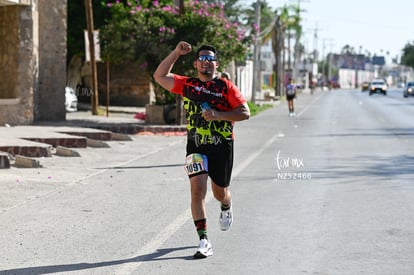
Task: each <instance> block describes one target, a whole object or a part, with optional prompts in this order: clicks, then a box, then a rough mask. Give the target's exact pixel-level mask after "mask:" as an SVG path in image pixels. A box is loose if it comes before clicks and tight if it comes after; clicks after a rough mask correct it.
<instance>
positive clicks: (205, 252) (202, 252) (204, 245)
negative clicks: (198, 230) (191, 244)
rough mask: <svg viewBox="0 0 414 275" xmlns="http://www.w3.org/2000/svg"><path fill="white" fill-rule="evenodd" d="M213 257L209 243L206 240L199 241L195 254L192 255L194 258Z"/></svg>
mask: <svg viewBox="0 0 414 275" xmlns="http://www.w3.org/2000/svg"><path fill="white" fill-rule="evenodd" d="M211 255H213V247H212V246H211V242H210V241H209V240H207V239H201V240H200V243H199V244H198V249H197V252H196V253H195V254H194V256H193V257H194V258H197V259H203V258H207V257H208V256H211Z"/></svg>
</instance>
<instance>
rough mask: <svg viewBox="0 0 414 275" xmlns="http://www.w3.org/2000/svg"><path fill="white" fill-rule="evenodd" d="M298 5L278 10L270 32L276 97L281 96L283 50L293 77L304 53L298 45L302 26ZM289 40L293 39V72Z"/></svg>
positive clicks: (301, 46) (283, 63)
mask: <svg viewBox="0 0 414 275" xmlns="http://www.w3.org/2000/svg"><path fill="white" fill-rule="evenodd" d="M301 11H302V10H301V9H300V7H299V5H289V6H286V5H284V6H283V7H282V8H280V9H279V15H278V16H277V19H276V24H275V25H274V27H273V30H272V38H273V43H272V48H273V49H272V50H273V53H274V55H275V59H276V71H277V72H276V74H277V79H278V80H277V81H276V82H277V83H276V87H275V90H276V95H281V94H282V92H281V91H282V87H283V86H281V85H282V84H283V78H284V76H283V74H284V67H285V61H284V57H285V50H287V52H288V55H287V57H288V70H289V71H292V72H293V77H296V75H297V68H298V62H299V61H300V60H301V57H302V55H303V53H304V47H303V45H301V44H300V38H301V36H302V25H301V17H300V12H301ZM291 38H294V39H295V40H294V48H293V58H294V60H293V63H294V71H293V70H292V62H291V57H292V54H291V53H292V51H291V46H290V43H291ZM286 39H287V44H288V45H287V47H285V40H286Z"/></svg>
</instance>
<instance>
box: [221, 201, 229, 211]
mask: <svg viewBox="0 0 414 275" xmlns="http://www.w3.org/2000/svg"><path fill="white" fill-rule="evenodd" d="M230 207H231V203H229V204H223V203H222V204H221V211H224V210H229V209H230Z"/></svg>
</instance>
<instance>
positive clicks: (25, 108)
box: [0, 0, 67, 125]
mask: <svg viewBox="0 0 414 275" xmlns="http://www.w3.org/2000/svg"><path fill="white" fill-rule="evenodd" d="M66 24H67V0H0V125H4V124H10V125H18V124H19V125H22V124H32V123H33V122H35V121H44V120H50V121H58V120H65V119H66V110H65V93H64V91H65V86H66V48H67V47H66Z"/></svg>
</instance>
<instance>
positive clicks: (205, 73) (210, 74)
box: [200, 70, 214, 76]
mask: <svg viewBox="0 0 414 275" xmlns="http://www.w3.org/2000/svg"><path fill="white" fill-rule="evenodd" d="M200 74H202V75H205V76H212V75H213V74H214V72H213V71H211V70H203V71H200Z"/></svg>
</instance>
